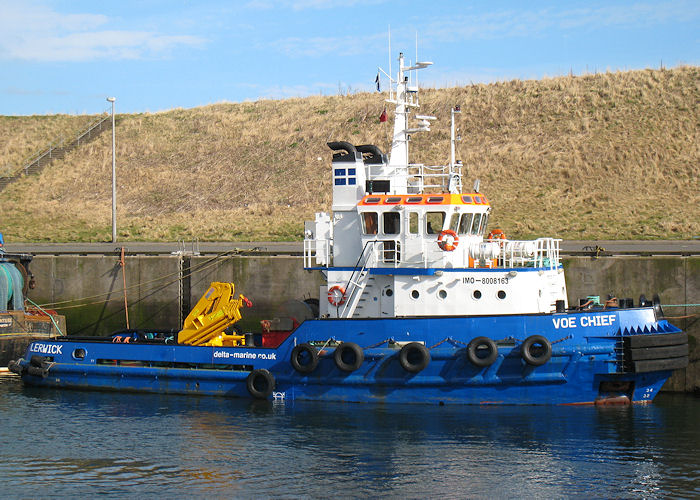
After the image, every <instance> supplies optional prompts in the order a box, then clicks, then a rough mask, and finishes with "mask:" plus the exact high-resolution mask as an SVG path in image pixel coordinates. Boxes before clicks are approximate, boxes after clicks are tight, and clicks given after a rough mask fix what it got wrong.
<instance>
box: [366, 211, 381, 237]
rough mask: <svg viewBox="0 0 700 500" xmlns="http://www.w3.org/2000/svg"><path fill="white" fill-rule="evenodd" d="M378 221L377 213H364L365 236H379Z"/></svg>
mask: <svg viewBox="0 0 700 500" xmlns="http://www.w3.org/2000/svg"><path fill="white" fill-rule="evenodd" d="M378 221H379V219H378V217H377V212H364V213H363V214H362V232H364V233H365V234H377V229H378V227H379V224H378Z"/></svg>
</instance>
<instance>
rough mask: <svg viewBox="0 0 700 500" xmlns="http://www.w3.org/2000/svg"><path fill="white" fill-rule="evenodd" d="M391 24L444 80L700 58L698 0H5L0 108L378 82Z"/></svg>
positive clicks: (96, 108)
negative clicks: (377, 78) (430, 63)
mask: <svg viewBox="0 0 700 500" xmlns="http://www.w3.org/2000/svg"><path fill="white" fill-rule="evenodd" d="M389 29H390V30H391V47H392V58H393V59H395V58H396V56H397V54H398V51H399V50H403V51H404V52H405V54H406V56H407V58H408V59H410V60H414V59H415V52H416V49H415V47H416V34H417V36H418V50H419V57H418V58H419V59H421V60H430V61H433V62H434V63H435V66H433V67H432V68H431V69H429V70H425V71H423V72H421V75H420V77H421V84H422V85H430V86H439V87H445V86H455V85H466V84H469V83H471V82H474V83H477V82H492V81H500V80H510V79H513V78H520V79H539V78H542V77H546V76H558V75H563V74H568V73H569V72H570V71H573V73H574V74H583V73H587V72H588V73H592V72H594V71H598V72H601V71H606V70H611V71H615V70H626V69H640V68H647V67H652V68H658V67H659V66H660V65H661V64H662V63H663V65H664V66H665V67H667V68H670V67H674V66H677V65H679V64H690V65H697V64H699V63H700V1H699V0H678V1H663V0H661V1H653V0H638V1H635V0H630V1H596V0H591V1H580V2H578V1H571V2H567V1H550V2H540V1H530V2H524V1H502V2H498V1H488V2H487V1H467V0H461V1H460V0H455V1H453V0H445V1H440V0H434V1H432V2H431V1H426V0H422V1H412V0H404V1H391V0H326V1H322V0H277V1H274V0H241V1H233V0H230V1H215V0H202V1H177V0H170V1H161V0H140V1H132V0H119V1H112V0H102V1H94V0H91V1H82V0H72V1H64V0H54V1H50V0H47V1H42V0H16V1H12V0H0V68H1V71H0V74H1V75H2V76H1V78H0V114H2V115H27V114H51V113H71V114H75V113H98V112H100V111H102V110H104V109H106V108H107V104H108V103H107V102H106V101H105V97H106V96H108V95H114V96H116V97H117V102H116V109H117V112H130V113H131V112H145V111H151V112H153V111H160V110H167V109H171V108H177V107H184V108H190V107H195V106H200V105H206V104H211V103H217V102H222V101H228V102H241V101H246V100H257V99H269V98H272V99H280V98H287V97H304V96H308V95H319V94H323V95H335V94H338V93H339V92H340V91H342V92H347V91H348V90H350V91H361V90H372V89H373V86H374V83H373V81H374V77H375V75H376V72H377V67H378V66H381V67H383V68H387V69H388V65H389V52H388V39H389V37H388V31H389ZM392 64H393V66H394V67H395V63H393V62H392Z"/></svg>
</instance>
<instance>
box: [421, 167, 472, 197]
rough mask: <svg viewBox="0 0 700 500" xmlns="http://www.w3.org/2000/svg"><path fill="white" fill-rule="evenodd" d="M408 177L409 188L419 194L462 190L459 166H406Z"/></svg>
mask: <svg viewBox="0 0 700 500" xmlns="http://www.w3.org/2000/svg"><path fill="white" fill-rule="evenodd" d="M408 176H409V182H408V185H409V188H413V189H414V190H416V191H417V192H419V193H422V192H425V191H426V190H437V191H439V192H461V190H462V172H461V164H455V165H423V164H420V163H413V164H410V165H408ZM451 183H452V184H453V185H451Z"/></svg>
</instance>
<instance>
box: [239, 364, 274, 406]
mask: <svg viewBox="0 0 700 500" xmlns="http://www.w3.org/2000/svg"><path fill="white" fill-rule="evenodd" d="M245 385H246V387H247V388H248V392H249V393H250V395H251V396H253V397H254V398H255V399H267V398H268V397H269V396H270V395H271V394H272V391H274V390H275V377H274V375H272V373H270V372H269V371H267V370H265V369H264V368H258V369H257V370H253V371H252V372H250V374H249V375H248V378H246V381H245Z"/></svg>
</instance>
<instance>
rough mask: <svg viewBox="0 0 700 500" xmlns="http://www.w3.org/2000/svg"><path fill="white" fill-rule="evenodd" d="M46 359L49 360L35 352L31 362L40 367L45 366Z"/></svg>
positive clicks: (32, 364)
mask: <svg viewBox="0 0 700 500" xmlns="http://www.w3.org/2000/svg"><path fill="white" fill-rule="evenodd" d="M44 361H48V359H46V357H45V356H39V355H38V354H34V355H33V356H32V357H31V358H29V364H30V365H31V366H36V367H38V368H43V367H44Z"/></svg>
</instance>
